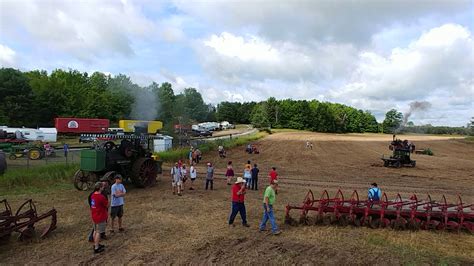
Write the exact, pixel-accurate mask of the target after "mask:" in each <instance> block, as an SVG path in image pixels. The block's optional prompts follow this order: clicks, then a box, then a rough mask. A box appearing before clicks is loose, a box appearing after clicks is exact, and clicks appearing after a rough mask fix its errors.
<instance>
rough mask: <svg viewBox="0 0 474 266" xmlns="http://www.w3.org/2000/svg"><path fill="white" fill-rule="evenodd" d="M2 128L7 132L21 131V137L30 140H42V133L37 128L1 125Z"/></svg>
mask: <svg viewBox="0 0 474 266" xmlns="http://www.w3.org/2000/svg"><path fill="white" fill-rule="evenodd" d="M1 129H2V130H4V131H6V132H7V133H14V134H17V135H18V133H21V135H22V137H23V138H25V139H26V140H30V141H38V140H39V141H43V140H44V133H43V131H41V130H39V129H34V128H26V127H21V128H15V127H5V126H2V127H1Z"/></svg>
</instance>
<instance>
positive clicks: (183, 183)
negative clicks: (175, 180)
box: [181, 164, 188, 191]
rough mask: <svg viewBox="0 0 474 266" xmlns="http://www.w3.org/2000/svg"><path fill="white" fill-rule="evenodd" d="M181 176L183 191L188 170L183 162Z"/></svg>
mask: <svg viewBox="0 0 474 266" xmlns="http://www.w3.org/2000/svg"><path fill="white" fill-rule="evenodd" d="M181 176H182V177H183V182H182V186H181V191H184V185H185V183H186V180H188V170H186V165H185V164H183V166H182V167H181Z"/></svg>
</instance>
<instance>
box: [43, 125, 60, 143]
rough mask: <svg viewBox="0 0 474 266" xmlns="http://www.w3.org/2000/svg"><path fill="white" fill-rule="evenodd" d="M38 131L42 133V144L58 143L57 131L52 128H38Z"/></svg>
mask: <svg viewBox="0 0 474 266" xmlns="http://www.w3.org/2000/svg"><path fill="white" fill-rule="evenodd" d="M39 130H40V131H42V132H43V136H44V138H43V142H56V141H58V130H57V129H56V128H54V127H40V128H39Z"/></svg>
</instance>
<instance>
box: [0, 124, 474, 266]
mask: <svg viewBox="0 0 474 266" xmlns="http://www.w3.org/2000/svg"><path fill="white" fill-rule="evenodd" d="M404 138H405V136H404ZM406 138H407V139H410V140H413V141H414V142H415V144H416V146H417V149H418V148H428V147H429V148H431V150H432V151H433V152H434V154H435V156H426V155H414V159H415V160H417V166H416V168H401V169H394V168H385V167H383V166H382V160H380V158H381V156H382V154H384V153H385V154H386V155H388V154H389V150H388V144H389V142H390V140H391V136H389V135H375V134H374V135H367V134H350V135H335V134H319V133H309V132H282V133H277V134H273V135H270V136H268V137H266V138H265V139H262V140H260V141H257V142H255V143H256V144H258V146H259V147H260V150H261V154H259V155H248V154H246V153H244V151H243V149H244V148H243V147H238V148H235V149H233V150H230V151H228V158H226V159H219V158H218V156H217V152H216V154H209V155H206V157H205V158H204V160H205V162H207V161H211V162H213V163H215V165H216V171H217V178H216V181H215V184H214V185H215V190H214V191H206V190H204V188H203V187H204V182H203V178H202V176H203V175H199V180H198V181H197V183H196V187H197V190H194V191H189V190H186V192H185V193H184V195H183V196H182V197H178V196H174V195H172V193H171V184H170V177H169V175H168V174H165V175H164V176H161V177H160V181H159V182H158V184H157V185H156V186H154V187H152V188H148V189H135V188H133V187H131V186H127V189H128V190H129V191H128V194H127V196H126V203H125V217H124V221H125V227H126V231H125V232H124V233H115V234H109V236H110V239H109V240H106V241H104V244H105V245H106V246H107V247H106V252H105V253H102V254H99V255H94V254H93V253H92V246H91V245H90V244H89V243H88V242H87V240H86V238H87V235H88V233H89V230H90V228H91V222H90V218H89V210H88V205H87V202H86V198H87V195H88V193H87V192H79V191H76V190H74V189H73V187H72V184H71V188H68V189H63V190H55V191H49V192H45V193H42V194H35V195H7V196H6V197H7V198H8V199H9V201H10V202H11V203H12V205H13V208H14V209H15V208H16V207H18V205H19V204H20V203H21V201H22V200H24V199H27V198H30V197H31V198H34V199H35V201H36V203H37V207H38V208H39V210H40V212H41V210H47V209H48V208H50V207H55V208H56V209H57V210H58V215H59V217H58V229H57V230H56V231H54V232H53V233H52V234H51V235H50V237H48V238H47V239H45V240H41V241H40V240H35V241H33V243H22V242H19V241H17V240H16V239H14V237H12V239H10V241H9V242H8V244H6V245H0V264H4V263H6V264H9V263H13V264H25V263H31V264H33V263H40V264H62V265H64V264H103V263H106V264H114V263H120V264H125V263H127V264H143V263H151V264H264V265H267V264H316V263H317V264H326V265H335V264H382V265H383V264H390V265H393V264H440V263H448V264H470V265H472V264H473V263H474V236H472V235H469V234H467V233H459V234H458V233H448V232H432V231H417V232H411V231H402V232H400V231H394V230H390V229H368V228H354V227H338V226H298V227H291V226H288V225H285V224H284V206H285V205H286V204H287V203H299V202H301V201H302V200H303V198H304V196H305V194H306V191H307V190H308V189H312V190H313V192H314V193H315V195H319V194H320V193H321V192H322V191H323V190H324V189H327V190H329V192H330V194H334V193H335V192H336V190H337V189H338V188H341V189H342V190H343V191H344V192H345V194H346V196H349V195H350V193H352V190H354V189H357V190H359V191H360V194H361V195H364V196H365V194H366V190H367V188H368V186H369V184H370V183H372V182H377V183H378V184H379V186H380V187H381V189H382V190H383V191H384V192H387V194H388V196H389V198H393V197H394V196H395V195H396V193H401V194H402V196H409V195H411V194H412V193H415V192H416V193H418V194H420V196H421V197H422V198H424V197H425V195H426V194H427V193H430V194H431V195H432V197H433V198H436V199H438V198H440V197H441V195H442V194H445V195H446V196H447V198H448V200H450V201H454V200H455V195H456V194H458V193H459V194H461V195H462V198H463V200H464V201H465V202H471V203H472V202H473V201H474V190H473V189H472V188H473V187H474V144H473V143H469V142H466V141H464V140H462V139H453V138H449V137H438V136H406ZM306 140H309V141H311V142H312V143H313V145H314V147H313V149H312V150H309V149H305V141H306ZM228 160H232V161H233V162H234V169H235V171H236V173H237V174H239V173H241V172H242V171H243V165H244V163H245V162H246V161H247V160H251V161H252V163H257V164H258V165H259V168H260V170H261V174H260V180H259V182H260V190H259V191H249V192H248V194H247V196H246V206H247V213H248V220H249V223H250V225H251V227H250V228H245V227H243V226H241V225H240V217H237V220H236V226H235V227H229V226H228V225H227V218H228V214H229V211H230V191H229V189H230V188H229V187H228V186H227V185H226V183H225V181H224V178H223V175H224V170H225V165H226V162H227V161H228ZM272 166H275V167H277V171H278V172H279V175H280V176H281V177H280V181H281V186H280V192H279V194H278V195H277V201H276V204H275V212H276V216H277V221H278V224H279V225H280V227H281V229H282V231H283V233H282V234H281V235H279V236H273V235H269V234H268V233H260V232H259V231H258V223H259V220H260V219H261V215H262V206H261V201H262V193H263V191H262V190H263V188H264V187H265V185H266V184H267V182H268V181H267V179H266V175H267V173H268V171H269V169H270V168H271V167H272ZM166 169H169V166H168V167H167V168H166ZM198 170H199V171H200V173H203V171H204V163H203V164H200V165H199V167H198ZM166 172H168V171H166ZM294 216H295V217H297V213H295V214H294Z"/></svg>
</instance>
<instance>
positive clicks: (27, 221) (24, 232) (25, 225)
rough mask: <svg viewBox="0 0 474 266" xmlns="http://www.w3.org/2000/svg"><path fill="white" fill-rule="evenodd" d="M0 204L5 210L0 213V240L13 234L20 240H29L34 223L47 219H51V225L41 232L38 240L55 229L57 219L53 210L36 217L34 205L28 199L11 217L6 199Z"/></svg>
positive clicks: (32, 233) (32, 234) (33, 232)
mask: <svg viewBox="0 0 474 266" xmlns="http://www.w3.org/2000/svg"><path fill="white" fill-rule="evenodd" d="M0 203H1V204H2V205H4V208H5V209H4V211H2V212H0V240H7V239H8V238H10V236H11V234H12V233H13V232H18V233H19V234H20V236H19V239H20V240H27V239H31V238H32V237H33V236H34V234H35V226H34V225H35V223H37V222H39V221H40V220H43V219H47V218H49V217H50V218H51V223H50V224H49V225H48V226H47V227H46V228H45V229H44V230H43V232H41V234H40V235H39V236H40V238H41V239H43V238H45V237H46V236H47V235H48V234H49V233H50V232H51V231H53V230H54V229H56V223H57V217H56V210H55V209H54V208H53V209H51V210H49V211H48V212H45V213H43V214H41V215H38V212H37V210H36V205H35V204H34V202H33V200H32V199H29V200H27V201H25V202H24V203H23V204H22V205H21V206H20V207H19V208H18V210H17V211H16V213H15V215H13V213H12V209H11V206H10V204H9V203H8V201H7V200H6V199H3V200H1V201H0Z"/></svg>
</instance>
